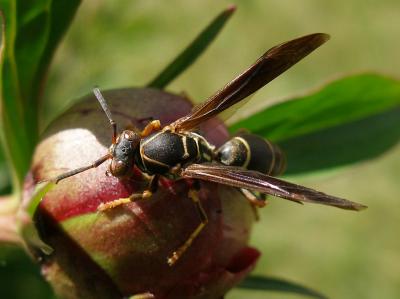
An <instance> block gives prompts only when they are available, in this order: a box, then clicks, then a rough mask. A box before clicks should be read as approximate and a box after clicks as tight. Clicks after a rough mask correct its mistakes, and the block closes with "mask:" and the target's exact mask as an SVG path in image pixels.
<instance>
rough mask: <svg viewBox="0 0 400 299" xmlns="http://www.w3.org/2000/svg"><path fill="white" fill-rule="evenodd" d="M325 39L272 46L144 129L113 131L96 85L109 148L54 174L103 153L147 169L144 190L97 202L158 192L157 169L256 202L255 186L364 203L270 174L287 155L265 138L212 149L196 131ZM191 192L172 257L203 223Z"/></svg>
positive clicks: (303, 198)
mask: <svg viewBox="0 0 400 299" xmlns="http://www.w3.org/2000/svg"><path fill="white" fill-rule="evenodd" d="M328 39H329V36H328V35H326V34H322V33H316V34H311V35H307V36H303V37H300V38H297V39H294V40H291V41H289V42H286V43H283V44H280V45H278V46H275V47H273V48H272V49H270V50H268V51H267V52H266V53H265V54H263V55H262V56H261V57H260V58H259V59H258V60H257V61H256V62H255V63H254V64H253V65H252V66H250V68H248V69H247V70H246V71H244V72H243V73H242V74H240V75H239V76H237V77H236V78H235V79H233V80H232V81H231V82H229V83H228V84H227V85H225V86H224V87H223V88H222V89H221V90H219V91H218V92H217V93H215V94H214V95H213V96H211V97H210V98H209V99H208V100H207V101H205V102H204V103H202V104H200V105H198V106H196V107H195V108H194V109H193V110H192V112H191V113H189V114H188V115H186V116H184V117H182V118H180V119H178V120H176V121H175V122H173V123H171V124H169V125H167V126H165V127H161V124H160V122H159V121H158V120H153V121H151V122H149V124H148V125H147V126H146V127H145V128H144V129H143V130H142V131H141V132H136V131H133V130H124V131H122V132H121V133H120V134H118V132H117V126H116V123H115V122H114V121H113V119H112V115H111V112H110V110H109V108H108V106H107V104H106V101H105V99H104V98H103V96H102V94H101V93H100V91H99V89H97V88H95V89H94V93H95V95H96V98H97V99H98V101H99V102H100V104H101V107H102V108H103V110H104V112H105V114H106V115H107V118H108V119H109V121H110V124H111V126H112V131H113V133H112V144H111V146H110V148H109V151H108V153H107V154H105V155H104V156H103V157H101V158H99V159H98V160H96V161H95V162H93V163H92V164H90V165H88V166H86V167H82V168H78V169H75V170H72V171H69V172H66V173H63V174H61V175H59V176H57V177H56V178H54V181H55V182H59V181H60V180H63V179H65V178H67V177H70V176H73V175H75V174H78V173H80V172H83V171H86V170H88V169H91V168H95V167H97V166H99V165H100V164H102V163H104V162H105V161H107V160H111V163H110V167H109V174H110V175H113V176H115V177H120V178H121V177H124V176H128V175H129V174H130V173H132V170H133V167H134V166H136V167H138V168H139V169H140V170H141V171H142V172H143V173H145V174H147V175H150V176H151V179H150V181H149V186H148V188H147V189H146V190H144V191H143V192H142V193H135V194H132V195H131V196H130V197H129V198H123V199H116V200H114V201H111V202H108V203H103V204H101V205H100V206H99V208H98V209H99V210H100V211H106V210H107V209H110V208H113V207H116V206H118V205H121V204H124V203H128V202H132V201H135V200H139V199H144V198H149V197H150V196H151V195H152V193H154V192H156V189H157V186H158V180H159V178H160V176H164V177H167V178H170V179H179V178H187V179H192V180H194V182H196V181H197V180H204V181H210V182H216V183H220V184H224V185H229V186H233V187H236V188H239V190H241V191H242V193H243V194H244V195H245V197H246V198H247V199H248V200H249V201H250V202H251V203H252V205H254V206H263V205H264V204H265V201H264V199H263V198H262V196H260V195H259V194H270V195H273V196H277V197H281V198H284V199H288V200H291V201H295V202H298V203H302V202H311V203H319V204H324V205H329V206H334V207H338V208H342V209H348V210H361V209H363V208H365V206H363V205H361V204H358V203H355V202H352V201H349V200H346V199H342V198H338V197H334V196H331V195H327V194H325V193H322V192H319V191H315V190H313V189H310V188H307V187H303V186H300V185H296V184H292V183H289V182H286V181H283V180H281V179H277V178H275V177H273V176H272V175H277V174H280V173H281V172H282V170H283V168H284V163H285V159H284V156H283V154H282V153H281V151H280V150H279V148H278V147H277V146H276V145H274V144H272V143H271V142H269V141H268V140H265V139H263V138H261V137H258V136H255V135H252V134H238V135H237V136H234V137H232V138H231V139H230V140H228V141H227V142H226V143H225V144H223V145H222V146H221V147H220V148H218V149H217V148H215V146H213V145H212V144H210V143H209V142H208V141H207V140H206V139H205V138H204V137H203V136H202V135H200V134H199V133H197V132H195V131H194V130H195V129H196V128H197V127H198V126H199V125H200V124H201V123H203V122H205V121H207V120H209V119H211V118H213V117H215V116H217V115H218V114H219V113H221V112H223V111H225V110H226V109H228V108H230V107H232V106H233V105H235V104H237V103H239V102H240V101H242V100H243V99H245V98H246V97H248V96H249V95H251V94H253V93H254V92H256V91H257V90H258V89H260V88H261V87H263V86H264V85H266V84H267V83H268V82H270V81H271V80H273V79H274V78H276V77H277V76H279V75H280V74H281V73H283V72H284V71H286V70H287V69H289V68H290V67H291V66H293V65H294V64H296V63H297V62H298V61H300V60H301V59H303V58H304V57H305V56H307V55H308V54H310V53H311V52H312V51H314V50H315V49H316V48H318V47H319V46H321V45H322V44H323V43H325V42H326V41H327V40H328ZM194 185H195V184H194ZM189 197H190V198H191V199H192V200H193V202H194V204H195V206H196V209H197V211H198V213H199V217H200V224H199V225H198V227H197V228H196V229H195V230H194V231H193V233H192V234H191V235H190V236H189V238H188V239H187V241H186V242H185V243H184V244H183V245H182V246H181V247H180V248H178V249H177V250H176V251H175V252H173V254H172V255H171V257H169V258H168V264H170V265H173V264H174V263H175V262H176V261H177V260H178V259H179V257H180V256H181V255H182V254H183V253H184V252H185V251H186V249H187V248H188V247H189V246H190V245H191V243H192V242H193V240H194V239H195V238H196V236H197V235H198V234H199V233H200V232H201V230H202V229H203V227H204V226H205V225H206V223H207V215H206V213H205V212H204V210H203V208H202V205H201V202H200V201H199V198H198V195H197V190H196V189H195V188H191V189H190V190H189Z"/></svg>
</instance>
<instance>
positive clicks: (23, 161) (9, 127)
mask: <svg viewBox="0 0 400 299" xmlns="http://www.w3.org/2000/svg"><path fill="white" fill-rule="evenodd" d="M66 3H68V5H66ZM79 3H80V1H79V0H74V1H70V2H68V1H67V0H61V1H53V0H40V1H34V2H32V1H22V0H13V1H7V0H0V7H1V11H2V17H3V18H2V21H3V22H2V29H3V30H2V44H1V50H2V54H1V60H0V79H1V81H0V82H1V87H0V92H1V94H0V99H1V110H0V113H1V121H0V123H1V138H2V142H3V145H4V148H5V152H6V155H7V160H8V161H9V163H10V165H11V167H10V169H11V171H12V173H13V186H14V191H15V192H17V191H16V190H19V189H20V187H21V182H22V181H23V178H24V176H25V174H26V172H27V170H28V168H29V164H30V158H31V156H32V152H33V149H34V147H35V145H36V142H37V140H38V136H39V119H40V117H39V110H40V109H39V107H40V96H41V92H40V91H41V89H42V87H43V85H44V79H45V77H46V76H45V72H46V70H47V67H48V65H49V64H50V60H51V58H52V54H53V52H54V50H55V48H56V46H57V44H58V43H59V41H60V39H61V37H62V35H63V33H64V32H65V30H66V28H67V27H68V25H69V22H70V21H71V19H72V16H73V14H74V13H75V11H76V9H77V7H78V5H79ZM60 7H63V8H66V9H64V10H63V11H62V14H60V11H61V9H60ZM55 12H58V13H57V14H55ZM65 16H67V17H65ZM59 24H62V25H63V26H60V27H59V28H57V29H52V28H51V27H52V26H53V25H59ZM53 27H54V26H53ZM52 32H55V33H52Z"/></svg>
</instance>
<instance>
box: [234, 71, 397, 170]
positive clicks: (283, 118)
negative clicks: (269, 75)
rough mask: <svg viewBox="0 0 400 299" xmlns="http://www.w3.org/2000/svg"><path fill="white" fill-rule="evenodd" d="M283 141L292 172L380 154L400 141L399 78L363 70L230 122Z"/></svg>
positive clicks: (330, 166) (346, 163)
mask: <svg viewBox="0 0 400 299" xmlns="http://www.w3.org/2000/svg"><path fill="white" fill-rule="evenodd" d="M239 128H246V129H248V130H250V131H251V132H252V133H255V134H258V135H261V136H264V137H265V138H268V139H270V140H272V141H274V142H276V143H278V145H280V146H281V148H282V149H283V151H284V152H285V154H286V155H287V159H288V162H287V165H288V169H287V171H286V173H287V174H300V173H305V172H311V171H317V170H324V169H330V168H333V167H337V166H345V165H349V164H352V163H355V162H360V161H363V160H366V159H372V158H374V157H377V156H379V155H380V154H382V153H383V152H385V151H386V150H388V149H389V148H390V147H392V146H393V145H395V144H397V143H398V141H399V140H400V81H398V80H395V79H391V78H388V77H384V76H382V75H377V74H360V75H354V76H349V77H345V78H343V79H339V80H337V81H334V82H331V83H330V84H328V85H327V86H325V87H324V88H322V89H321V90H319V91H317V92H315V93H313V94H310V95H307V96H303V97H300V98H295V99H293V100H289V101H287V102H283V103H280V104H276V105H273V106H271V107H268V108H266V109H264V110H263V111H261V112H258V113H256V114H255V115H253V116H251V117H249V118H247V119H244V120H241V121H239V122H237V123H235V124H234V125H232V126H231V128H230V130H231V131H232V132H234V131H236V130H237V129H239Z"/></svg>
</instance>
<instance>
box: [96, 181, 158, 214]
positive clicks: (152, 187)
mask: <svg viewBox="0 0 400 299" xmlns="http://www.w3.org/2000/svg"><path fill="white" fill-rule="evenodd" d="M158 178H159V176H158V175H153V176H152V177H151V178H150V181H149V186H148V187H147V189H146V190H144V191H143V192H141V193H133V194H131V195H130V196H129V197H125V198H119V199H115V200H113V201H109V202H106V203H101V204H100V205H99V206H98V207H97V211H100V212H104V211H106V210H109V209H113V208H115V207H118V206H120V205H123V204H127V203H130V202H133V201H136V200H141V199H148V198H150V197H151V196H152V195H153V193H154V192H156V191H157V187H158Z"/></svg>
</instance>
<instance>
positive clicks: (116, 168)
mask: <svg viewBox="0 0 400 299" xmlns="http://www.w3.org/2000/svg"><path fill="white" fill-rule="evenodd" d="M128 170H129V165H128V164H126V163H124V162H123V161H121V160H114V159H113V160H112V161H111V164H110V172H111V173H112V175H113V176H116V177H121V176H124V175H126V174H127V172H128Z"/></svg>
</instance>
